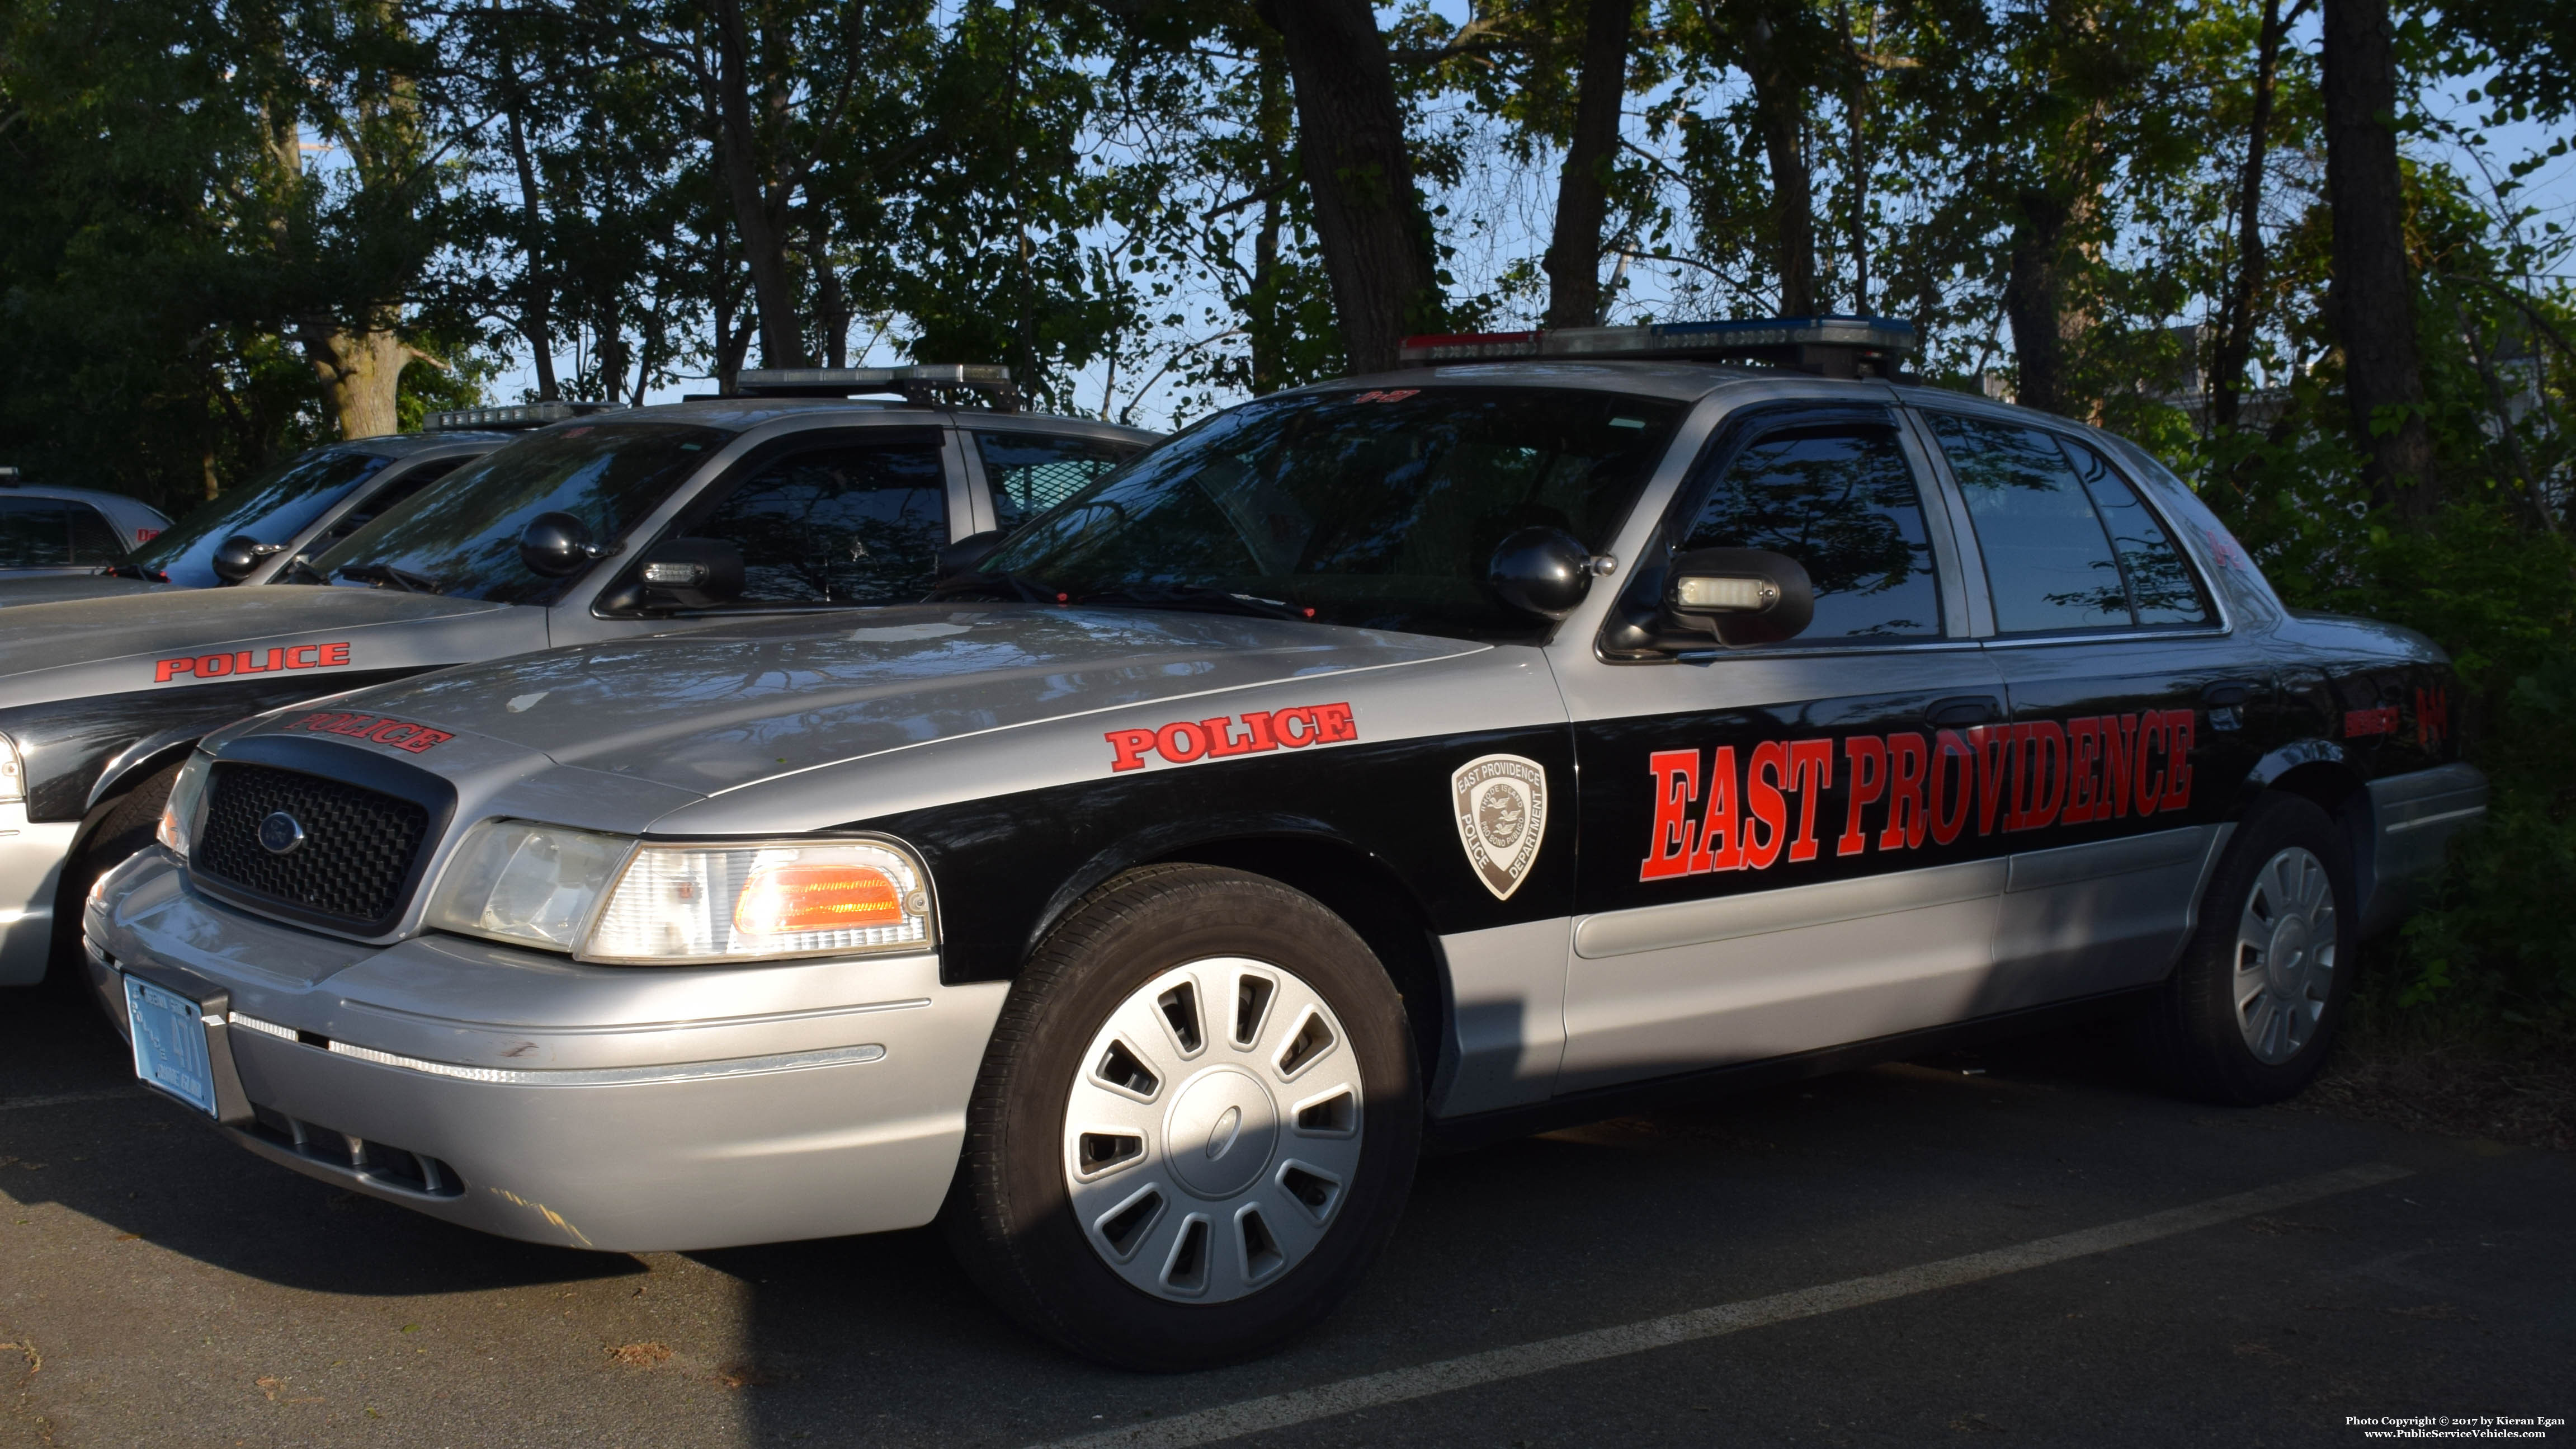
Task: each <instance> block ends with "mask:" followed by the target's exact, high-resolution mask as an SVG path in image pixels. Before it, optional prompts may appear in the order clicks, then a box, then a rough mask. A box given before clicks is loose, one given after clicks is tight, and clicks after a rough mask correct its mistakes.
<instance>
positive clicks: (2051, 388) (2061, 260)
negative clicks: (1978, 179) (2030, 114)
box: [2004, 191, 2089, 416]
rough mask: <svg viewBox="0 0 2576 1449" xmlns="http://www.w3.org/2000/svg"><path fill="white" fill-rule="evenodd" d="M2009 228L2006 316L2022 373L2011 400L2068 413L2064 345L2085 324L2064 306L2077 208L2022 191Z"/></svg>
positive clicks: (2041, 193)
mask: <svg viewBox="0 0 2576 1449" xmlns="http://www.w3.org/2000/svg"><path fill="white" fill-rule="evenodd" d="M2018 212H2019V215H2018V217H2017V218H2016V220H2015V221H2014V223H2013V233H2012V254H2011V261H2010V266H2011V270H2010V272H2009V273H2008V274H2007V275H2006V277H2005V280H2004V317H2005V320H2006V321H2007V322H2008V323H2010V325H2011V327H2012V336H2013V362H2014V366H2015V369H2016V370H2017V371H2018V373H2019V374H2020V376H2019V379H2018V381H2017V382H2016V384H2015V386H2014V391H2013V401H2015V402H2017V403H2020V404H2022V405H2023V406H2024V407H2034V408H2038V409H2039V410H2040V411H2042V412H2051V413H2060V414H2067V415H2068V416H2072V414H2068V413H2067V409H2068V406H2069V404H2070V403H2071V402H2072V401H2073V399H2072V397H2071V396H2070V393H2069V387H2068V378H2067V357H2066V352H2067V344H2068V343H2070V342H2073V341H2074V340H2076V339H2077V338H2079V337H2081V336H2083V335H2084V330H2085V326H2086V324H2087V322H2088V321H2089V319H2088V318H2087V317H2086V316H2085V315H2084V314H2083V313H2082V312H2080V311H2078V310H2077V309H2075V308H2073V307H2071V306H2070V305H2069V304H2068V301H2067V293H2068V287H2067V282H2068V280H2069V273H2070V272H2071V271H2072V270H2073V268H2072V267H2071V266H2070V261H2071V258H2070V257H2069V256H2068V252H2069V251H2070V248H2069V246H2068V244H2067V241H2068V234H2069V233H2070V232H2071V231H2072V230H2073V229H2074V224H2075V222H2076V220H2077V219H2078V217H2079V216H2080V215H2081V210H2080V208H2079V207H2078V206H2075V205H2070V204H2069V203H2067V202H2066V201H2064V200H2062V199H2060V198H2059V197H2057V196H2054V195H2052V194H2050V193H2048V192H2046V191H2030V192H2026V193H2024V194H2023V195H2022V197H2021V198H2020V206H2019V207H2018Z"/></svg>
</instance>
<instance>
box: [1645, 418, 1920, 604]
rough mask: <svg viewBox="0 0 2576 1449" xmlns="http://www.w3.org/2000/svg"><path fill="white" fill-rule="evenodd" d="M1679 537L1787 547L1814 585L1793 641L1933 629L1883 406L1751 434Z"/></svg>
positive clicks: (1910, 510) (1899, 450)
mask: <svg viewBox="0 0 2576 1449" xmlns="http://www.w3.org/2000/svg"><path fill="white" fill-rule="evenodd" d="M1681 546H1682V547H1683V548H1684V549H1697V548H1762V549H1769V550H1771V551H1772V552H1774V553H1781V554H1786V555H1788V556H1789V557H1791V558H1793V559H1796V560H1797V561H1798V563H1799V566H1800V567H1802V568H1804V569H1806V571H1807V578H1808V581H1809V582H1811V583H1812V584H1814V585H1815V590H1816V618H1815V622H1814V623H1813V624H1810V625H1809V626H1808V627H1807V630H1806V632H1804V633H1802V634H1800V635H1799V636H1798V642H1799V643H1801V644H1811V643H1815V642H1817V641H1820V640H1826V639H1906V638H1919V637H1923V636H1927V635H1935V634H1939V633H1940V632H1941V596H1940V590H1939V587H1938V586H1937V584H1936V583H1935V582H1934V579H1933V573H1932V544H1931V540H1930V537H1929V535H1928V534H1927V533H1926V531H1925V529H1924V525H1923V494H1922V491H1921V489H1920V488H1919V487H1918V486H1917V484H1916V482H1915V478H1914V469H1913V467H1912V465H1911V464H1909V463H1908V462H1907V461H1906V458H1905V450H1904V448H1903V447H1902V446H1900V445H1899V444H1898V442H1897V437H1896V427H1895V424H1894V422H1893V421H1892V420H1890V419H1887V418H1883V417H1882V418H1842V419H1836V420H1832V421H1824V420H1819V421H1815V422H1804V423H1797V424H1792V425H1789V426H1785V427H1779V428H1774V429H1772V430H1771V431H1769V432H1765V433H1762V434H1760V435H1758V436H1756V437H1755V438H1754V439H1753V440H1752V442H1750V443H1749V444H1747V445H1746V446H1745V447H1744V448H1743V449H1742V450H1741V451H1739V452H1737V453H1736V454H1735V455H1734V456H1733V457H1732V458H1731V459H1729V460H1728V461H1727V463H1726V465H1725V471H1724V472H1722V473H1720V474H1719V475H1718V477H1717V479H1716V481H1715V482H1714V483H1712V484H1711V485H1710V486H1709V491H1708V496H1707V497H1706V499H1705V500H1703V501H1702V502H1701V504H1700V506H1699V509H1698V512H1697V514H1696V515H1695V516H1694V517H1693V518H1692V519H1691V522H1690V526H1689V528H1688V529H1686V530H1685V531H1684V533H1683V535H1682V540H1681Z"/></svg>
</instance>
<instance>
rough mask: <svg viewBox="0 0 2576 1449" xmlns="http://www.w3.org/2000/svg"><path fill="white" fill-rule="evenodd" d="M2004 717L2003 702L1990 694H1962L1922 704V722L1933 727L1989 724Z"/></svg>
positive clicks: (1951, 727) (1954, 727) (1944, 727)
mask: <svg viewBox="0 0 2576 1449" xmlns="http://www.w3.org/2000/svg"><path fill="white" fill-rule="evenodd" d="M2003 717H2004V702H2003V701H2002V700H2000V699H1997V698H1995V697H1994V696H1993V695H1991V694H1962V695H1959V696H1956V697H1955V698H1951V699H1936V700H1934V701H1932V702H1931V703H1930V704H1929V705H1926V706H1924V709H1923V722H1924V723H1926V724H1928V725H1930V726H1932V727H1933V728H1934V729H1959V728H1961V727H1963V726H1967V725H1981V724H1991V723H1993V722H1994V721H1996V720H1999V719H2002V718H2003Z"/></svg>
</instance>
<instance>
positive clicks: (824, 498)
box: [688, 431, 948, 604]
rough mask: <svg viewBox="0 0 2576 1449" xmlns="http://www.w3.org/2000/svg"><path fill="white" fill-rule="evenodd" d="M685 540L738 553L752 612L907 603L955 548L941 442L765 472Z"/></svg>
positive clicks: (858, 449)
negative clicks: (763, 607)
mask: <svg viewBox="0 0 2576 1449" xmlns="http://www.w3.org/2000/svg"><path fill="white" fill-rule="evenodd" d="M688 536H689V537H692V538H720V539H724V540H726V541H728V542H730V543H734V544H736V545H739V546H740V547H741V549H742V562H743V589H742V602H744V603H745V604H901V603H910V602H912V601H914V600H916V599H919V598H920V597H921V596H922V595H923V594H925V593H928V592H929V591H930V585H931V584H932V582H933V581H934V580H935V578H936V576H937V567H938V562H939V551H940V550H941V549H942V548H945V547H946V546H947V544H948V474H947V470H946V469H945V468H944V467H942V466H941V463H940V441H939V437H938V435H937V434H935V433H927V432H925V433H912V432H909V431H907V432H905V433H902V434H899V435H897V436H896V437H894V438H891V439H887V440H885V441H877V440H871V441H869V442H867V443H844V444H841V445H838V446H834V447H827V448H816V449H811V450H808V451H805V452H799V453H791V454H789V455H788V456H786V457H784V458H780V459H777V460H776V461H774V462H770V463H767V464H762V465H759V469H758V471H757V472H755V473H753V474H752V475H751V476H750V477H748V478H745V479H744V480H743V481H742V483H741V484H740V485H739V486H737V487H736V488H735V489H734V490H733V491H732V492H731V493H729V494H727V495H726V496H725V499H724V501H723V502H722V503H719V504H717V505H716V507H715V509H714V511H712V512H711V513H709V514H708V515H707V516H706V517H705V518H703V519H701V520H700V521H699V522H698V523H697V524H696V525H695V526H694V527H691V528H690V529H689V530H688Z"/></svg>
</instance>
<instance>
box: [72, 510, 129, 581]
mask: <svg viewBox="0 0 2576 1449" xmlns="http://www.w3.org/2000/svg"><path fill="white" fill-rule="evenodd" d="M70 512H71V526H72V538H71V549H72V566H73V567H74V568H104V567H105V566H107V565H108V564H113V563H123V562H125V540H124V539H121V538H119V537H117V536H116V525H115V524H113V523H110V522H108V521H107V516H106V515H105V514H102V513H100V512H99V511H98V510H97V509H95V508H92V507H90V506H89V505H88V504H86V503H75V504H73V505H72V506H71V509H70Z"/></svg>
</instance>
